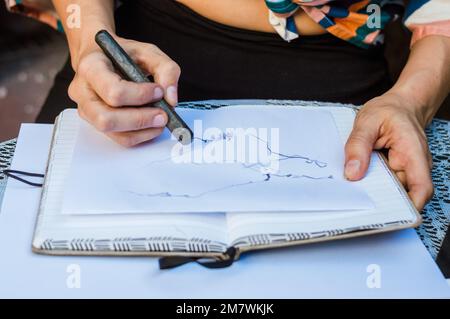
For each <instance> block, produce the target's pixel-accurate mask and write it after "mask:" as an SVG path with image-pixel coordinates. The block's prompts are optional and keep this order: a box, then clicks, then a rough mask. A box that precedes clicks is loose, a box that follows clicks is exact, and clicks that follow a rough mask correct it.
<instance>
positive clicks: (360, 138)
mask: <svg viewBox="0 0 450 319" xmlns="http://www.w3.org/2000/svg"><path fill="white" fill-rule="evenodd" d="M377 138H378V125H377V124H376V123H375V121H361V120H358V119H357V120H356V121H355V126H354V128H353V131H352V133H351V134H350V137H349V138H348V140H347V143H346V145H345V172H344V174H345V177H346V178H347V179H349V180H351V181H356V180H360V179H361V178H363V177H364V175H365V173H366V171H367V168H368V167H369V162H370V156H371V154H372V150H373V147H374V144H375V142H376V140H377Z"/></svg>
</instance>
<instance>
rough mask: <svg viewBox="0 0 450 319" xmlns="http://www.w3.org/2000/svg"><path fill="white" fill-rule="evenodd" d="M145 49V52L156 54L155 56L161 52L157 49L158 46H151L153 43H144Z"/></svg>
mask: <svg viewBox="0 0 450 319" xmlns="http://www.w3.org/2000/svg"><path fill="white" fill-rule="evenodd" d="M145 48H146V49H147V50H149V51H151V52H153V53H157V54H159V52H160V51H161V50H160V49H159V48H158V46H156V45H155V44H153V43H146V44H145Z"/></svg>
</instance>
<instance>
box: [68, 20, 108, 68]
mask: <svg viewBox="0 0 450 319" xmlns="http://www.w3.org/2000/svg"><path fill="white" fill-rule="evenodd" d="M100 30H107V31H108V32H109V33H110V34H112V35H113V36H114V37H115V30H114V28H112V27H108V26H106V25H104V24H96V25H91V26H89V28H88V29H83V30H82V32H80V36H79V38H78V41H77V44H76V45H70V55H71V63H72V68H73V69H74V70H75V72H76V71H77V69H78V64H79V62H80V60H81V59H82V58H83V57H84V56H86V55H88V54H90V53H92V52H96V51H101V49H100V47H99V46H98V45H97V43H96V42H95V35H96V34H97V32H98V31H100ZM69 43H70V39H69Z"/></svg>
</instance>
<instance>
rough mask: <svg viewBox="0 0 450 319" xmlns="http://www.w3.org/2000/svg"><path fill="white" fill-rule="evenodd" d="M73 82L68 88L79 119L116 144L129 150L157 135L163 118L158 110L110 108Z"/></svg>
mask: <svg viewBox="0 0 450 319" xmlns="http://www.w3.org/2000/svg"><path fill="white" fill-rule="evenodd" d="M80 82H81V81H80V80H79V79H75V80H74V82H73V83H72V84H71V88H70V89H69V92H70V96H71V98H72V99H74V100H76V101H78V112H79V114H80V116H81V117H82V118H83V119H85V120H86V121H87V122H89V123H90V124H91V125H93V126H94V127H95V128H96V129H97V130H99V131H101V132H104V133H105V134H106V135H107V136H108V137H110V138H111V139H113V140H114V141H116V142H117V143H119V144H121V145H123V146H126V147H130V146H134V145H137V144H140V143H143V142H145V141H148V140H151V139H153V138H155V137H156V136H158V135H160V134H161V133H162V131H163V130H164V126H165V125H166V123H167V115H166V113H165V112H164V111H162V110H160V109H158V108H149V107H144V108H132V107H124V108H111V107H109V106H108V105H106V104H105V103H104V102H103V101H102V100H101V99H100V98H99V97H98V96H97V95H96V94H95V92H94V91H93V90H92V89H90V88H89V87H88V86H87V85H86V84H84V85H83V83H80Z"/></svg>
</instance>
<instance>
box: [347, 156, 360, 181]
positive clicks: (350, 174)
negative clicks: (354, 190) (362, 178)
mask: <svg viewBox="0 0 450 319" xmlns="http://www.w3.org/2000/svg"><path fill="white" fill-rule="evenodd" d="M360 167H361V162H360V161H358V160H350V161H348V162H347V164H346V165H345V177H347V178H348V179H353V178H355V177H356V176H357V175H358V173H359V168H360Z"/></svg>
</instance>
